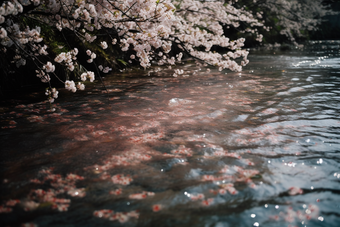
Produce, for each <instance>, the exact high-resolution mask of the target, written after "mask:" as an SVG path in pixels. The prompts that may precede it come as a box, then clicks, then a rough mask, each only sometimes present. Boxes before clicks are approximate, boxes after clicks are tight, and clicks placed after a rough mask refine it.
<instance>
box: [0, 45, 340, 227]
mask: <svg viewBox="0 0 340 227" xmlns="http://www.w3.org/2000/svg"><path fill="white" fill-rule="evenodd" d="M339 56H340V55H339V42H337V41H333V42H331V41H328V42H314V43H311V44H310V46H309V47H308V48H306V49H305V50H291V51H286V52H282V51H279V50H268V51H266V52H264V51H252V52H251V57H250V60H251V63H250V64H249V65H248V66H247V67H245V68H244V70H243V72H241V73H232V72H225V71H223V72H219V71H218V70H216V69H214V68H207V67H204V66H197V65H196V64H194V63H190V62H189V63H186V64H184V65H180V66H178V67H179V68H181V69H183V70H184V74H182V75H180V76H178V77H176V78H174V77H173V76H172V74H173V69H168V68H158V67H155V68H153V69H152V70H151V71H149V72H146V71H138V70H137V71H129V70H126V71H123V72H119V73H116V74H115V75H112V76H108V77H106V78H104V83H105V86H106V87H107V90H105V89H103V87H102V85H101V84H100V83H96V84H95V85H94V87H93V88H92V89H90V88H87V89H86V91H84V92H77V93H76V94H69V93H67V92H62V94H61V95H60V98H59V99H58V100H57V103H56V104H55V105H54V106H53V108H54V110H51V109H50V107H49V105H47V104H46V103H44V102H40V103H32V104H25V105H19V104H18V105H15V106H13V107H11V108H8V107H4V108H2V115H1V125H2V128H1V131H0V136H1V144H0V146H1V154H0V157H1V161H0V163H1V172H0V174H1V181H2V182H1V186H0V189H1V192H2V193H1V196H0V202H1V205H0V223H1V226H20V225H22V224H27V225H29V224H31V225H34V224H35V225H38V226H327V227H328V226H337V225H338V223H339V221H340V184H339V183H340V169H339V166H340V158H339V151H340V143H339V142H340V116H339V113H340V112H339V108H340V102H339V101H340V100H339V99H340V87H339V85H340V64H339V63H340V57H339ZM90 86H91V85H89V87H90Z"/></svg>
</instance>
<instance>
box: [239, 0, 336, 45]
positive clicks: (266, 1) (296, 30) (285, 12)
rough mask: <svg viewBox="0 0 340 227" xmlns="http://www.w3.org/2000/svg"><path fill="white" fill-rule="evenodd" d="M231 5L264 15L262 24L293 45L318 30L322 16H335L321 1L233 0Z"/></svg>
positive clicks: (328, 6)
mask: <svg viewBox="0 0 340 227" xmlns="http://www.w3.org/2000/svg"><path fill="white" fill-rule="evenodd" d="M232 3H233V4H234V5H237V6H239V7H241V6H243V7H245V8H246V9H248V10H251V11H253V12H254V13H260V14H263V13H264V16H263V19H264V23H265V24H267V26H273V27H276V28H277V29H278V30H279V32H280V34H281V35H284V36H286V37H287V38H288V40H289V41H291V42H293V43H295V44H297V43H296V40H297V39H298V38H301V37H305V36H306V35H307V32H308V31H315V30H318V29H319V25H320V24H321V22H322V21H323V18H324V16H326V15H331V14H335V12H334V11H332V9H331V8H330V5H329V4H327V3H326V2H325V1H323V0H251V1H250V0H233V1H232Z"/></svg>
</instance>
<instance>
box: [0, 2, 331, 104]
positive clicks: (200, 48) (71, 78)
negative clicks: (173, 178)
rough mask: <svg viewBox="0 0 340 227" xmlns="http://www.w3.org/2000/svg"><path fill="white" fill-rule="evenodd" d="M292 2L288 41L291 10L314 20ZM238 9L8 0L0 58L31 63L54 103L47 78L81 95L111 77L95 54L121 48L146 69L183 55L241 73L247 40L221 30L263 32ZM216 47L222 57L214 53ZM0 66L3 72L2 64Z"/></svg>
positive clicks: (2, 10)
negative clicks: (96, 81)
mask: <svg viewBox="0 0 340 227" xmlns="http://www.w3.org/2000/svg"><path fill="white" fill-rule="evenodd" d="M254 2H256V1H254ZM265 2H266V4H265V3H260V1H259V4H264V6H265V7H269V6H273V8H272V11H273V12H277V13H278V14H279V11H280V10H281V11H282V9H281V8H280V7H284V6H283V5H284V4H283V2H285V1H283V0H280V1H271V0H266V1H265ZM289 2H291V3H290V8H283V12H285V13H283V14H284V15H285V17H282V21H280V23H282V25H283V26H286V27H287V29H283V30H282V32H283V33H285V34H287V35H288V36H289V35H290V34H292V31H295V32H298V31H299V29H298V28H295V27H294V26H293V27H292V26H288V22H287V20H288V19H285V18H289V15H293V14H292V12H295V13H296V14H297V15H296V16H297V17H298V18H311V17H313V16H314V15H313V14H310V15H309V14H308V16H303V15H305V14H306V13H308V12H310V10H309V11H308V10H305V9H303V6H305V5H306V4H307V2H309V1H307V0H305V2H306V4H305V5H298V4H297V3H296V2H295V1H289ZM317 2H319V1H317ZM236 6H237V4H235V3H233V2H232V1H230V2H227V3H225V2H224V1H220V0H210V1H198V0H124V1H123V0H84V1H80V0H44V1H43V0H8V1H3V3H2V5H1V7H0V52H1V56H4V58H6V60H7V61H10V62H11V64H12V65H13V64H14V65H15V67H16V68H19V67H22V66H25V64H27V62H30V64H34V66H35V72H36V76H37V77H38V78H40V80H41V82H43V83H47V84H48V88H47V89H46V95H47V96H48V97H49V101H50V102H51V103H52V102H53V101H54V99H55V98H57V97H58V91H57V89H56V88H53V85H52V83H51V77H53V78H56V79H57V80H59V82H60V83H63V84H64V86H65V88H66V89H67V90H70V91H71V92H76V91H77V89H79V90H83V89H85V84H84V83H85V81H90V82H93V81H94V79H95V77H96V76H99V75H100V73H108V72H109V71H111V68H110V67H112V65H110V62H109V61H106V62H105V64H100V65H99V64H98V63H97V61H96V60H97V55H98V56H99V57H101V56H104V55H105V54H106V51H109V52H110V51H113V50H116V51H117V50H119V53H120V54H121V55H122V56H128V58H129V59H127V61H129V62H138V63H139V64H140V66H141V67H143V68H148V67H150V66H151V64H152V63H154V64H158V65H174V64H176V62H180V61H181V59H182V57H183V56H184V55H185V56H188V57H191V58H193V59H195V60H197V61H201V62H205V63H206V64H209V65H212V66H216V67H218V68H219V70H223V69H229V70H232V71H241V70H242V66H245V65H246V64H247V63H248V59H247V56H248V51H246V50H244V49H242V47H243V46H244V42H245V39H244V38H242V37H238V38H237V39H235V40H230V39H229V38H228V37H227V36H226V34H224V29H223V28H224V27H233V28H237V29H238V30H239V32H240V33H241V34H246V33H249V34H254V35H255V36H256V39H257V40H258V41H261V40H262V35H261V34H260V33H259V32H258V30H259V28H264V29H268V28H267V27H266V26H265V25H264V24H263V21H261V20H262V19H261V18H262V13H261V12H256V13H254V14H253V13H252V12H251V11H249V10H247V9H246V7H236ZM311 6H314V7H317V6H316V5H315V4H313V5H311ZM290 9H292V12H291V11H289V10H290ZM308 9H309V8H308ZM286 11H287V12H286ZM300 11H301V12H300ZM313 12H314V11H313ZM289 13H291V14H289ZM319 13H320V14H324V13H326V11H320V12H319ZM289 19H290V20H293V18H289ZM288 21H289V20H288ZM316 23H317V21H314V20H312V19H310V20H307V19H306V20H304V22H303V23H302V25H300V24H297V25H296V26H298V25H299V26H300V27H301V26H304V27H308V28H310V27H312V26H313V25H315V24H316ZM241 25H242V26H241ZM294 29H295V30H294ZM51 34H54V36H53V35H52V36H53V37H51ZM57 37H59V38H58V39H59V41H58V42H60V43H61V44H62V45H59V44H60V43H58V42H57V41H56V40H57ZM60 40H61V41H60ZM213 46H220V47H223V48H225V50H227V51H226V52H225V53H224V54H221V53H217V52H214V51H212V50H211V48H212V47H213ZM80 58H85V61H81V60H80ZM9 59H10V60H9ZM2 60H4V59H2ZM2 62H6V61H2ZM93 66H94V67H93ZM1 68H2V69H1V70H2V71H3V72H5V71H6V67H5V66H4V65H2V67H1ZM57 68H63V69H64V74H66V77H63V76H62V75H61V74H60V73H57V72H56V69H57ZM89 69H94V70H89ZM177 74H178V72H177V73H176V72H175V74H174V76H176V75H177Z"/></svg>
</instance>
